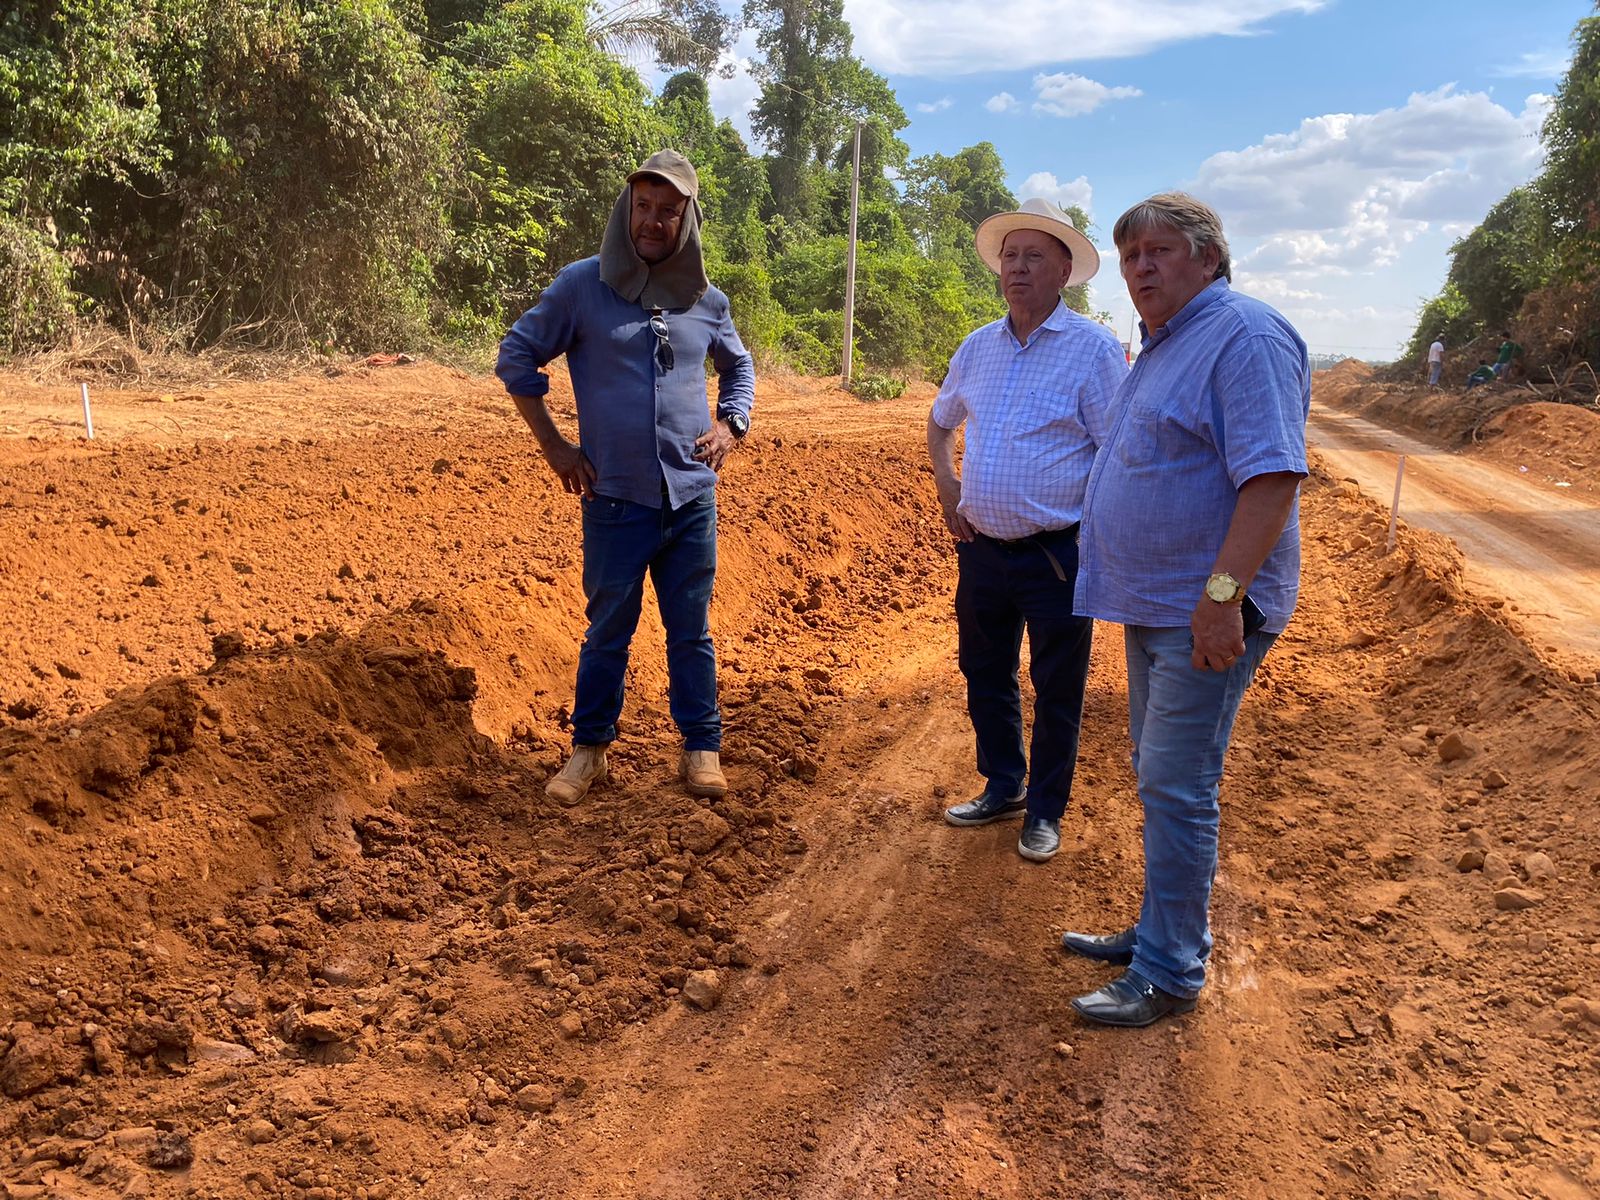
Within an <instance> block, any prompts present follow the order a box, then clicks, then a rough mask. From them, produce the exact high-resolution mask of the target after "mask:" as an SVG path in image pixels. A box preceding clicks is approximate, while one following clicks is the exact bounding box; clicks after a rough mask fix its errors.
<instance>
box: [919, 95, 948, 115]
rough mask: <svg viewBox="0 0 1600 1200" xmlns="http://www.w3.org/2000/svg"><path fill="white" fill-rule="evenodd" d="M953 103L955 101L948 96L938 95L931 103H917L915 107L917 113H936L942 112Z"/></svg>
mask: <svg viewBox="0 0 1600 1200" xmlns="http://www.w3.org/2000/svg"><path fill="white" fill-rule="evenodd" d="M954 103H955V101H954V100H953V99H951V98H950V97H949V96H940V97H939V98H938V99H937V100H935V101H934V102H933V103H932V104H918V105H917V106H916V108H917V111H918V112H919V113H936V112H943V111H944V110H945V109H947V108H949V107H950V106H951V105H952V104H954Z"/></svg>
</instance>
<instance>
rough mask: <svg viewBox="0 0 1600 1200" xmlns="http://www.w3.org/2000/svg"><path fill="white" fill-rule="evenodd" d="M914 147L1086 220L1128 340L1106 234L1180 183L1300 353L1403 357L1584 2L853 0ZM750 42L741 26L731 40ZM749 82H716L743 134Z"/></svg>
mask: <svg viewBox="0 0 1600 1200" xmlns="http://www.w3.org/2000/svg"><path fill="white" fill-rule="evenodd" d="M845 11H846V16H847V17H848V18H849V20H850V23H851V26H852V28H853V29H854V32H855V49H856V53H857V54H858V55H860V57H861V58H862V59H863V60H864V61H865V62H866V63H867V65H869V66H871V67H872V68H873V69H875V70H877V71H879V72H881V73H882V74H884V75H885V76H886V77H887V78H888V79H889V82H890V83H891V84H892V85H893V87H894V89H895V91H896V93H897V94H898V95H899V97H900V102H901V104H902V105H903V106H904V107H905V110H906V112H907V114H908V115H909V116H910V117H911V124H910V127H909V128H908V129H906V130H905V131H904V132H903V133H902V136H903V137H904V138H905V139H906V141H907V142H908V143H909V144H910V146H911V152H912V153H913V154H925V153H930V152H939V153H945V154H949V153H953V152H955V151H957V150H959V149H961V148H962V147H963V146H968V145H971V144H973V143H975V142H978V141H985V140H987V141H990V142H993V143H994V144H995V146H996V147H997V148H998V149H999V151H1000V154H1001V156H1002V157H1003V158H1004V160H1005V163H1006V167H1007V171H1008V175H1009V182H1010V184H1011V188H1012V190H1013V191H1014V192H1016V193H1017V195H1018V197H1019V198H1026V197H1027V196H1031V195H1043V196H1048V197H1051V198H1054V199H1058V200H1062V201H1067V202H1074V203H1078V204H1081V205H1083V207H1084V208H1086V209H1087V210H1088V211H1089V213H1090V215H1091V217H1092V218H1093V219H1094V222H1095V224H1096V230H1095V234H1096V236H1095V242H1096V244H1097V245H1098V246H1099V247H1100V249H1101V254H1102V258H1103V259H1104V265H1103V266H1102V269H1101V273H1100V275H1099V276H1098V277H1097V278H1096V280H1095V282H1094V284H1093V285H1092V286H1093V289H1094V290H1093V302H1094V304H1095V307H1096V308H1099V309H1103V310H1105V311H1107V312H1109V313H1110V314H1111V316H1112V318H1113V321H1114V324H1115V325H1116V327H1117V328H1118V330H1119V332H1120V333H1121V334H1122V336H1124V337H1125V336H1126V334H1127V329H1128V320H1129V315H1130V311H1131V310H1130V306H1129V304H1128V299H1127V294H1126V292H1125V291H1124V290H1123V287H1122V283H1121V280H1120V278H1119V277H1118V276H1117V274H1116V270H1115V260H1114V258H1113V257H1112V255H1111V253H1110V240H1111V239H1110V230H1111V225H1112V223H1113V222H1114V221H1115V220H1116V218H1117V215H1118V214H1119V213H1121V212H1122V211H1123V210H1124V209H1125V208H1127V207H1128V205H1130V204H1132V203H1133V202H1134V201H1136V200H1139V199H1141V198H1142V197H1144V196H1146V195H1149V194H1150V193H1152V192H1156V191H1161V190H1164V189H1167V188H1172V187H1182V188H1184V189H1186V190H1189V191H1192V192H1194V193H1195V194H1196V195H1198V196H1200V197H1201V198H1202V199H1205V200H1207V201H1209V202H1210V203H1212V204H1213V205H1214V206H1215V207H1216V208H1217V209H1218V211H1219V212H1220V213H1221V214H1222V217H1223V221H1224V224H1225V226H1226V227H1227V229H1228V232H1229V238H1230V241H1231V242H1232V246H1233V257H1234V262H1235V286H1236V287H1238V288H1239V289H1240V290H1242V291H1245V292H1248V293H1251V294H1254V295H1257V296H1259V297H1261V298H1262V299H1265V300H1267V301H1268V302H1269V303H1272V304H1274V305H1275V306H1277V307H1278V308H1280V309H1281V310H1282V311H1283V312H1284V313H1285V314H1286V315H1287V316H1289V318H1290V319H1291V320H1292V321H1294V322H1295V324H1296V325H1297V326H1298V327H1299V329H1300V331H1301V333H1302V334H1303V336H1304V337H1305V339H1306V341H1307V343H1308V344H1309V345H1310V346H1311V348H1312V349H1313V350H1314V351H1321V352H1337V353H1347V354H1353V355H1356V356H1358V357H1364V358H1389V357H1392V356H1394V355H1395V354H1396V353H1397V352H1398V351H1399V349H1400V348H1401V346H1402V345H1403V344H1404V343H1405V341H1406V340H1407V338H1409V336H1410V334H1411V331H1412V328H1413V327H1414V324H1415V317H1416V311H1417V308H1418V306H1419V305H1420V303H1421V302H1422V301H1423V300H1424V299H1426V298H1427V297H1429V296H1432V295H1433V294H1434V293H1436V292H1437V291H1438V289H1439V287H1440V285H1441V283H1442V282H1443V280H1444V275H1445V272H1446V270H1447V269H1448V266H1449V261H1448V257H1447V252H1448V249H1449V246H1450V243H1451V242H1452V241H1453V240H1455V239H1456V238H1457V237H1460V236H1461V235H1462V234H1464V233H1466V232H1467V231H1468V230H1470V229H1471V228H1472V227H1473V226H1474V225H1476V224H1477V223H1478V221H1480V220H1481V219H1482V217H1483V215H1484V213H1485V212H1486V211H1487V210H1488V209H1489V207H1490V206H1491V205H1492V204H1494V202H1495V201H1497V200H1498V199H1500V197H1502V196H1503V195H1505V193H1506V192H1507V191H1509V190H1510V189H1511V188H1513V187H1515V186H1516V185H1518V184H1520V183H1524V182H1526V181H1527V180H1528V179H1530V178H1532V176H1533V175H1534V174H1536V173H1537V171H1538V169H1539V165H1540V161H1541V156H1540V150H1539V144H1538V137H1537V133H1538V128H1539V124H1540V121H1541V118H1542V115H1543V112H1544V108H1545V105H1546V103H1547V100H1546V98H1547V97H1548V95H1549V93H1550V92H1552V91H1553V90H1554V88H1555V85H1556V83H1557V82H1558V80H1559V78H1560V75H1561V72H1562V71H1563V70H1564V69H1565V62H1566V58H1567V55H1568V53H1569V48H1570V47H1569V39H1570V35H1571V31H1572V28H1573V26H1574V25H1575V24H1576V23H1577V21H1578V20H1579V19H1580V18H1582V17H1585V16H1589V15H1592V14H1593V13H1594V11H1595V9H1594V5H1593V4H1592V3H1589V2H1587V0H1584V2H1579V0H1523V2H1522V3H1519V4H1516V5H1508V4H1504V3H1488V2H1486V0H1459V2H1456V3H1446V2H1437V0H1390V2H1388V3H1380V2H1377V0H1032V2H1031V3H1023V2H1021V0H846V4H845ZM752 49H753V46H752V43H751V41H750V39H749V35H748V34H747V35H746V38H745V40H744V41H743V42H742V43H741V45H740V47H739V50H741V51H742V52H743V53H745V54H748V53H750V52H751V50H752ZM754 96H755V85H754V84H753V83H752V82H751V81H750V80H749V78H748V77H747V76H745V75H744V74H743V73H742V71H741V72H739V73H738V74H736V75H735V77H734V78H732V79H729V80H715V81H713V88H712V98H713V105H714V107H715V108H716V109H717V111H718V113H719V114H720V115H722V116H728V117H731V118H733V120H734V122H735V123H736V124H738V125H739V126H740V127H741V128H742V129H744V130H746V132H748V123H747V120H746V113H747V111H748V106H749V104H750V102H751V101H752V100H753V98H754Z"/></svg>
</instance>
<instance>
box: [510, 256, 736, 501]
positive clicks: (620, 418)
mask: <svg viewBox="0 0 1600 1200" xmlns="http://www.w3.org/2000/svg"><path fill="white" fill-rule="evenodd" d="M663 316H664V317H665V318H666V322H667V339H668V341H669V342H670V343H671V345H672V356H673V364H672V369H671V370H668V371H663V370H662V369H661V367H660V364H659V363H658V362H657V356H656V336H655V334H654V333H652V332H651V330H650V313H649V312H648V311H647V310H645V309H643V308H641V307H639V305H638V304H636V303H633V302H631V301H628V300H624V299H623V298H622V297H621V296H619V295H618V294H617V293H616V292H614V291H612V289H611V288H610V286H609V285H607V284H606V283H604V282H603V281H602V280H601V278H600V259H599V258H598V257H595V258H586V259H583V260H582V261H581V262H575V263H572V264H571V265H570V266H567V267H563V268H562V270H561V273H560V274H558V275H557V276H556V277H555V279H554V280H553V281H552V282H551V284H550V286H549V287H547V288H545V290H544V293H543V294H542V295H541V296H540V297H539V302H538V303H537V304H535V305H534V306H533V307H532V308H530V309H529V310H528V311H527V312H525V313H523V314H522V316H520V317H519V318H517V323H516V324H515V325H513V326H512V327H511V331H510V332H509V333H507V334H506V336H505V338H504V340H502V341H501V343H500V361H499V362H498V364H496V366H495V374H496V375H498V376H499V377H500V380H501V382H503V383H504V384H505V385H506V391H507V392H509V393H510V394H511V395H513V396H543V395H545V393H547V392H548V391H549V390H550V377H549V376H548V375H546V374H545V373H544V371H543V370H542V368H543V367H544V365H545V364H546V363H548V362H549V361H550V360H551V359H553V358H555V357H556V356H557V355H560V354H565V355H566V356H567V369H568V370H569V371H570V372H571V374H572V390H573V393H574V395H575V396H576V397H577V401H578V444H579V445H581V446H582V447H583V452H584V453H585V454H586V455H588V456H589V461H590V462H592V463H593V464H594V469H595V476H596V478H595V485H594V490H595V491H596V492H597V493H599V494H600V495H602V496H610V497H612V498H613V499H617V500H631V501H633V502H634V503H636V504H644V505H648V506H649V507H651V508H660V507H661V502H662V496H663V492H662V488H663V484H664V485H665V489H666V493H665V494H666V499H667V501H668V503H669V505H670V506H671V507H672V508H679V507H681V506H683V505H684V504H687V503H688V502H689V501H690V500H693V499H695V498H696V497H697V496H700V495H701V494H703V493H704V492H706V491H708V490H709V489H711V488H713V487H715V486H716V482H717V476H716V472H715V471H713V470H712V469H711V468H710V467H708V466H706V464H705V463H703V462H700V461H698V460H697V459H696V458H695V457H694V443H695V439H696V438H698V437H700V436H701V435H703V434H705V433H706V432H708V431H709V430H710V428H711V412H710V407H709V405H708V404H707V399H706V367H705V364H706V359H707V358H710V359H711V362H712V364H713V365H714V366H715V367H716V369H717V374H718V381H717V411H718V413H719V414H722V413H727V412H737V413H740V414H742V415H743V416H744V417H745V418H746V419H747V420H748V419H749V416H750V408H751V405H752V404H753V402H754V400H755V366H754V364H753V363H752V361H751V358H750V352H749V351H748V350H746V349H745V348H744V344H743V343H742V342H741V341H740V340H739V334H738V332H737V331H736V330H735V329H734V327H733V319H732V317H731V316H730V315H729V312H728V298H727V296H725V295H723V294H722V293H721V292H720V291H718V290H717V289H716V288H709V289H707V291H706V293H705V295H703V296H701V297H700V299H699V300H697V301H696V302H695V303H694V305H693V306H691V307H690V308H688V309H669V310H667V311H666V312H665V313H664V314H663Z"/></svg>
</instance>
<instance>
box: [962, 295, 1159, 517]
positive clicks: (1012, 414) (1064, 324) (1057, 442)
mask: <svg viewBox="0 0 1600 1200" xmlns="http://www.w3.org/2000/svg"><path fill="white" fill-rule="evenodd" d="M1127 377H1128V360H1127V357H1126V356H1125V355H1124V353H1123V350H1122V343H1121V342H1119V341H1117V335H1116V334H1114V333H1112V332H1111V331H1110V330H1109V329H1107V328H1106V327H1105V326H1103V325H1100V324H1098V323H1097V322H1095V321H1091V320H1089V318H1087V317H1084V316H1080V315H1079V314H1077V313H1075V312H1073V311H1072V310H1071V309H1069V308H1068V307H1067V306H1066V305H1065V304H1063V303H1061V302H1059V301H1058V302H1057V303H1056V307H1055V311H1054V312H1052V313H1051V314H1050V315H1049V316H1048V317H1046V318H1045V320H1044V324H1042V325H1040V326H1039V328H1038V329H1035V330H1034V331H1033V333H1032V334H1031V335H1029V337H1028V341H1027V344H1026V345H1024V344H1023V343H1021V342H1019V341H1017V337H1016V334H1014V333H1013V332H1012V331H1011V321H1010V318H1008V317H1001V318H1000V319H999V320H998V321H992V322H990V323H989V324H987V325H984V326H982V327H980V328H978V329H976V330H974V331H973V332H972V333H970V334H969V335H967V339H966V340H965V341H964V342H962V343H961V346H960V348H959V349H957V350H956V352H955V354H954V356H952V358H951V359H950V371H949V373H948V374H947V375H946V376H945V379H944V385H943V386H942V387H941V388H940V389H939V397H938V399H936V400H935V401H934V402H933V413H932V416H933V420H934V423H935V424H936V425H939V426H940V427H941V428H944V429H955V428H957V427H958V426H960V424H961V423H962V422H963V421H965V422H966V424H967V438H966V450H965V452H964V453H963V455H962V459H961V504H960V506H959V507H958V509H957V511H959V512H960V513H961V515H962V516H964V517H965V518H966V519H967V520H968V521H970V522H971V523H972V525H973V527H974V528H976V529H977V530H979V531H980V532H982V533H986V534H988V535H989V536H990V537H992V538H1002V539H1005V540H1007V541H1009V540H1011V539H1013V538H1021V537H1030V536H1032V535H1033V534H1036V533H1042V532H1044V531H1045V530H1049V529H1065V528H1067V527H1068V526H1069V525H1075V524H1077V522H1078V521H1079V519H1080V518H1081V517H1082V516H1083V487H1084V483H1085V482H1086V481H1087V480H1088V478H1089V464H1090V463H1092V462H1093V461H1094V454H1095V448H1096V447H1098V446H1099V445H1100V444H1101V443H1102V442H1104V441H1105V439H1106V436H1107V435H1108V434H1109V433H1110V431H1111V426H1112V416H1113V410H1112V405H1113V402H1114V400H1115V397H1116V393H1117V388H1118V387H1119V386H1120V385H1121V383H1122V381H1123V380H1124V379H1126V378H1127Z"/></svg>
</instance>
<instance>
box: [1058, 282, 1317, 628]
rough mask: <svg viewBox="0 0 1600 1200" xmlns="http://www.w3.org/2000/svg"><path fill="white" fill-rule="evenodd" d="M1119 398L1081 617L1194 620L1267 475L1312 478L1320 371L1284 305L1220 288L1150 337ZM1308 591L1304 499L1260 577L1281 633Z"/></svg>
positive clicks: (1097, 481)
mask: <svg viewBox="0 0 1600 1200" xmlns="http://www.w3.org/2000/svg"><path fill="white" fill-rule="evenodd" d="M1140 331H1141V333H1142V334H1143V337H1144V342H1143V352H1142V353H1141V354H1140V355H1139V357H1138V359H1136V360H1135V362H1134V364H1133V370H1132V372H1131V373H1130V374H1129V375H1128V379H1127V382H1126V383H1125V384H1123V387H1122V391H1121V394H1120V395H1119V396H1118V398H1117V399H1118V408H1119V414H1118V420H1117V424H1116V427H1115V428H1114V429H1113V430H1112V432H1111V436H1110V438H1109V439H1108V440H1107V442H1106V444H1105V445H1104V446H1103V447H1102V449H1101V451H1100V454H1099V456H1098V457H1097V458H1096V459H1095V464H1094V470H1093V471H1092V472H1091V473H1090V475H1089V485H1088V491H1087V493H1086V495H1085V498H1084V520H1083V528H1082V530H1081V531H1080V533H1079V536H1078V590H1077V597H1076V608H1077V612H1078V614H1079V615H1080V616H1087V617H1098V618H1100V619H1101V620H1103V621H1116V622H1118V623H1120V624H1123V625H1148V626H1155V627H1157V628H1187V627H1188V624H1189V618H1190V616H1191V614H1192V613H1193V612H1194V607H1195V605H1196V604H1197V603H1198V602H1199V600H1200V596H1201V594H1202V593H1203V591H1204V589H1205V583H1206V579H1207V578H1208V577H1209V576H1210V574H1211V569H1212V566H1213V564H1214V563H1215V562H1216V556H1217V551H1218V550H1219V549H1221V547H1222V540H1223V538H1224V536H1225V535H1226V534H1227V531H1228V524H1229V522H1230V521H1231V520H1232V519H1233V510H1234V506H1235V505H1236V504H1237V503H1238V499H1239V489H1240V488H1241V487H1242V486H1243V485H1244V484H1245V483H1247V482H1248V481H1249V480H1251V479H1253V478H1255V477H1256V476H1257V475H1267V474H1272V473H1275V472H1280V471H1281V472H1289V473H1292V474H1295V475H1301V476H1303V475H1305V474H1306V416H1307V414H1308V413H1309V412H1310V409H1311V366H1310V363H1309V361H1308V360H1307V358H1306V346H1305V343H1304V342H1303V341H1301V340H1300V335H1299V334H1298V333H1296V332H1295V330H1294V327H1293V326H1292V325H1290V324H1289V322H1288V321H1287V320H1285V319H1284V318H1283V316H1282V315H1280V314H1279V313H1278V312H1276V311H1275V310H1274V309H1272V308H1270V307H1268V306H1267V305H1265V304H1262V303H1261V302H1260V301H1259V300H1252V299H1250V298H1248V297H1246V296H1241V295H1239V294H1238V293H1236V292H1234V291H1233V290H1232V289H1231V288H1230V287H1229V286H1228V283H1227V281H1226V280H1223V279H1219V280H1217V281H1215V282H1214V283H1212V284H1210V285H1209V286H1207V287H1206V288H1205V290H1203V291H1202V292H1201V293H1200V294H1199V295H1198V296H1196V297H1195V298H1194V299H1192V300H1190V301H1189V303H1188V304H1186V305H1184V307H1183V308H1182V310H1180V311H1179V312H1178V314H1177V315H1176V316H1174V317H1173V318H1172V319H1171V320H1170V321H1168V322H1167V323H1166V324H1165V325H1163V326H1162V327H1161V328H1159V329H1157V330H1156V331H1155V332H1154V333H1150V332H1149V331H1147V330H1145V328H1144V326H1143V324H1141V325H1140ZM1299 589H1300V505H1299V499H1298V498H1296V501H1295V506H1294V509H1293V510H1292V511H1291V513H1290V515H1289V521H1288V524H1287V525H1286V526H1285V527H1284V530H1283V535H1282V536H1281V537H1280V538H1279V539H1278V541H1277V544H1276V545H1275V546H1273V548H1272V550H1271V551H1270V552H1269V553H1268V555H1267V558H1266V561H1265V562H1264V563H1262V565H1261V570H1260V571H1259V572H1258V573H1257V574H1256V577H1255V580H1254V581H1253V582H1252V583H1251V584H1250V597H1251V599H1253V600H1254V601H1255V602H1256V603H1257V604H1258V605H1260V606H1261V609H1262V611H1263V612H1264V613H1265V614H1266V617H1267V622H1266V625H1265V626H1264V628H1265V629H1266V630H1267V631H1268V632H1269V633H1281V632H1282V631H1283V628H1284V626H1285V625H1287V624H1288V623H1289V617H1290V615H1291V614H1292V613H1293V612H1294V606H1295V600H1296V598H1297V597H1298V594H1299Z"/></svg>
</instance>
